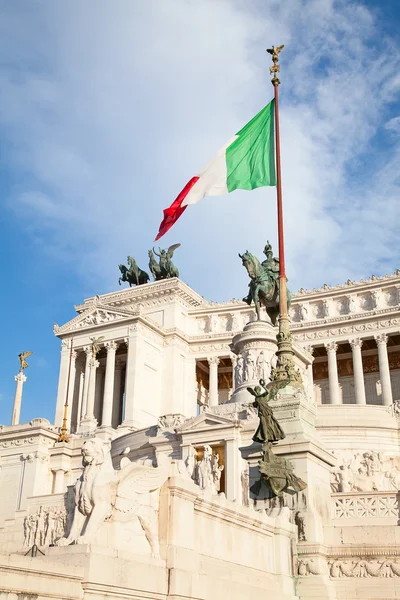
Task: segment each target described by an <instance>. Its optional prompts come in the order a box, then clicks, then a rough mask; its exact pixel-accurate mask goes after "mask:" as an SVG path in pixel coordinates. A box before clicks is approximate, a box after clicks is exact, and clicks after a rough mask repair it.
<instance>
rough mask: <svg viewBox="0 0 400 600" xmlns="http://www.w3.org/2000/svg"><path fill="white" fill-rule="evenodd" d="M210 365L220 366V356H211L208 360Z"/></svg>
mask: <svg viewBox="0 0 400 600" xmlns="http://www.w3.org/2000/svg"><path fill="white" fill-rule="evenodd" d="M207 361H208V364H209V365H217V366H218V365H219V363H220V362H221V361H220V359H219V358H218V356H210V357H209V358H207Z"/></svg>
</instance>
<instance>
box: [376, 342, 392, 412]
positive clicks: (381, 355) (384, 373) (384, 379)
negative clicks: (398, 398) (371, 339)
mask: <svg viewBox="0 0 400 600" xmlns="http://www.w3.org/2000/svg"><path fill="white" fill-rule="evenodd" d="M375 340H376V345H377V346H378V360H379V377H380V379H381V388H382V404H383V405H384V406H390V405H391V404H393V396H392V382H391V381H390V369H389V358H388V353H387V342H388V336H387V335H386V333H381V334H380V335H376V336H375Z"/></svg>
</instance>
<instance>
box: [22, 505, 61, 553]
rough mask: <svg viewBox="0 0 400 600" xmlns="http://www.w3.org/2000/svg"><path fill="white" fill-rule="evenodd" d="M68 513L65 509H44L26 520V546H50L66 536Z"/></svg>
mask: <svg viewBox="0 0 400 600" xmlns="http://www.w3.org/2000/svg"><path fill="white" fill-rule="evenodd" d="M66 521H67V513H66V510H65V508H64V507H51V508H48V507H43V506H41V507H40V509H39V511H38V512H36V513H35V514H30V515H27V516H26V517H25V519H24V523H23V527H24V546H26V547H27V548H31V547H32V546H33V545H34V544H36V545H37V546H50V545H52V544H54V543H55V542H56V541H57V540H58V539H59V538H62V537H63V535H64V534H65V526H66Z"/></svg>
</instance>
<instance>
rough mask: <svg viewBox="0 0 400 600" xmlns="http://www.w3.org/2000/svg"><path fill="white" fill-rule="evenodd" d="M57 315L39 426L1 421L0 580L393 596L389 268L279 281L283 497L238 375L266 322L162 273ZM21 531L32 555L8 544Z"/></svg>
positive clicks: (398, 280) (259, 370) (399, 476)
mask: <svg viewBox="0 0 400 600" xmlns="http://www.w3.org/2000/svg"><path fill="white" fill-rule="evenodd" d="M75 309H76V312H77V315H76V316H75V317H74V318H73V319H72V320H71V321H69V322H68V323H66V324H65V325H63V326H61V327H58V326H56V327H55V334H56V336H57V337H58V338H59V339H60V341H61V361H60V373H59V381H58V391H57V397H56V398H55V405H56V411H55V420H54V424H52V423H50V422H49V421H47V420H46V419H41V418H36V419H33V420H32V421H30V422H29V423H22V424H20V423H19V418H18V415H17V416H15V415H14V417H13V423H12V424H11V425H3V426H1V428H0V484H1V489H2V495H1V498H0V507H1V511H0V549H1V553H0V583H1V589H2V592H3V594H7V595H12V597H13V598H15V594H30V595H33V596H35V598H38V599H39V598H40V599H41V598H43V599H44V598H47V599H48V598H59V597H60V594H61V596H62V597H67V596H68V598H74V599H75V598H77V599H78V598H80V599H81V598H84V597H89V596H90V595H99V594H101V595H109V596H117V595H118V596H119V595H121V594H122V595H124V597H126V598H128V599H129V598H132V599H134V598H149V599H151V598H153V599H157V600H159V599H160V598H165V599H169V600H178V598H179V599H196V600H211V599H214V598H216V597H218V598H221V599H224V598H229V599H234V600H235V599H238V600H239V598H240V599H241V600H242V599H243V598H249V599H250V600H251V599H253V598H254V599H255V598H259V597H260V596H262V595H270V596H272V597H274V598H276V599H277V600H280V599H282V600H295V599H298V598H300V599H306V598H313V599H316V600H324V599H325V598H330V599H334V598H338V599H343V600H345V599H346V600H354V599H355V598H357V599H359V598H363V599H365V600H382V599H383V598H385V599H392V598H393V599H395V598H397V597H399V595H400V530H398V529H397V527H398V526H399V525H398V523H399V498H398V490H399V487H400V442H399V439H400V436H399V429H400V427H399V419H400V274H399V273H398V272H397V273H396V274H394V275H387V276H384V277H372V278H371V279H369V280H365V281H360V282H351V281H348V282H347V283H345V284H343V285H338V286H336V287H330V286H326V285H324V286H323V287H322V288H320V289H318V290H312V291H305V290H300V291H299V292H298V293H297V294H294V298H293V303H292V307H291V319H292V331H293V336H294V352H295V361H296V365H297V367H298V368H299V370H300V372H301V375H302V381H303V389H300V390H299V389H284V390H282V391H281V392H280V393H279V394H278V396H277V398H276V399H275V400H273V401H271V407H272V408H273V410H274V415H275V417H276V418H277V419H278V421H279V423H280V426H281V427H282V429H283V431H284V432H285V435H286V437H285V439H283V440H281V441H279V443H278V444H277V445H276V446H275V447H274V452H275V454H276V455H278V456H281V457H284V458H285V459H287V460H289V461H290V462H291V463H292V464H293V466H294V469H295V473H296V475H298V477H300V478H301V479H303V480H304V481H305V482H306V484H307V487H306V489H305V490H303V491H301V492H299V493H297V494H287V493H285V494H284V495H283V496H282V497H273V495H272V494H271V493H270V492H269V491H268V489H266V488H263V489H262V492H260V493H259V494H257V496H256V495H255V493H254V488H253V485H254V483H255V482H256V481H257V479H258V477H259V473H258V461H259V459H260V457H261V446H260V444H258V443H255V442H253V440H252V437H253V435H254V432H255V430H256V427H257V423H258V420H257V411H256V409H255V407H254V406H253V404H252V400H253V398H252V397H251V395H250V394H249V393H248V391H247V389H246V388H247V387H248V386H253V385H255V384H256V383H257V382H258V380H259V379H265V380H268V377H269V374H270V370H271V367H273V366H274V352H275V349H276V333H277V331H276V328H274V327H272V325H271V324H270V323H269V322H268V319H267V317H265V319H266V320H265V321H264V322H255V321H254V316H253V315H254V311H253V310H252V309H251V308H249V307H248V306H247V305H246V304H244V303H242V302H239V301H236V300H233V301H230V302H226V303H220V304H216V303H210V302H207V301H206V300H205V299H204V298H202V297H200V296H199V295H198V294H197V293H196V292H195V291H194V290H192V289H191V288H189V287H188V286H187V285H186V284H184V283H183V282H182V281H180V280H178V279H169V280H165V281H160V282H154V283H148V284H145V285H142V286H139V287H137V288H129V289H125V290H122V291H121V290H120V291H118V292H115V293H111V294H105V295H102V296H96V297H93V298H89V299H87V300H85V301H84V302H83V303H82V304H79V305H77V306H76V307H75ZM91 338H96V339H99V338H103V339H102V341H101V343H100V351H99V353H98V354H97V356H96V358H93V356H92V351H91ZM71 344H72V347H73V351H72V352H71ZM70 361H71V369H70ZM69 369H70V380H69V388H68V389H69V392H68V413H67V420H68V430H69V432H70V433H69V436H70V441H69V442H68V443H66V442H61V443H60V442H57V439H58V436H59V430H60V427H61V425H62V419H63V412H64V404H65V399H66V394H67V386H68V372H69ZM17 383H18V382H17ZM17 400H18V398H17ZM16 408H17V411H16V412H19V409H20V403H19V402H17V403H16ZM10 412H11V407H10ZM34 545H36V546H38V547H39V549H40V550H41V551H42V552H43V553H44V555H41V554H40V553H39V552H38V554H37V556H36V557H34V558H32V557H30V556H24V555H25V554H26V553H27V552H28V551H29V550H30V549H31V548H32V546H34ZM10 597H11V596H10Z"/></svg>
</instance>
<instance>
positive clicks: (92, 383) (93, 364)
mask: <svg viewBox="0 0 400 600" xmlns="http://www.w3.org/2000/svg"><path fill="white" fill-rule="evenodd" d="M99 364H100V363H99V361H98V360H96V359H95V358H93V357H92V358H91V359H90V360H89V386H88V393H87V406H86V415H85V419H84V420H85V422H86V423H85V425H92V426H94V427H97V421H96V419H95V417H94V399H95V394H96V370H97V367H98V366H99Z"/></svg>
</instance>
